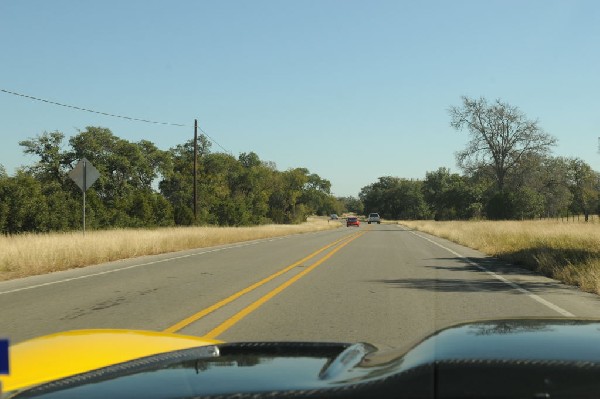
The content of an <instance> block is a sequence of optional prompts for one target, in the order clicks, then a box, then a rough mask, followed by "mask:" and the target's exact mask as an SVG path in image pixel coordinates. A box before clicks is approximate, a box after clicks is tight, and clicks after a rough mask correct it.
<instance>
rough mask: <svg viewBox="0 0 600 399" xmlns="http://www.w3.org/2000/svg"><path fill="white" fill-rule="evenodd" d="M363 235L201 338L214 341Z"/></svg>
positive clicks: (339, 246) (356, 236) (348, 241)
mask: <svg viewBox="0 0 600 399" xmlns="http://www.w3.org/2000/svg"><path fill="white" fill-rule="evenodd" d="M365 233H366V232H360V233H358V234H355V235H354V236H353V237H352V238H350V239H349V240H347V241H346V242H344V243H343V244H340V245H338V246H337V247H335V248H334V249H333V250H331V252H329V253H328V254H327V255H325V256H323V257H322V258H321V259H319V260H318V261H316V262H315V263H313V264H312V265H311V266H310V267H308V268H306V269H304V270H303V271H302V272H300V273H298V274H296V275H295V276H294V277H292V278H290V279H289V280H287V281H286V282H285V283H283V284H281V285H280V286H279V287H277V288H275V289H273V290H272V291H270V292H269V293H267V294H266V295H264V296H263V297H261V298H260V299H258V300H256V301H255V302H253V303H252V304H250V305H248V306H247V307H245V308H244V309H242V310H240V311H239V312H238V313H236V314H235V315H233V316H232V317H230V318H229V319H227V320H225V321H224V322H223V323H221V324H220V325H219V326H217V327H215V328H214V329H212V330H211V331H209V332H208V333H207V334H206V335H204V336H203V337H202V338H206V339H214V338H215V337H218V336H219V335H221V334H222V333H223V332H225V331H227V330H228V329H230V328H231V327H233V325H235V324H236V323H237V322H239V321H240V320H242V319H243V318H244V317H246V316H248V315H249V314H250V313H252V312H253V311H255V310H256V309H258V308H259V307H261V306H262V305H264V304H265V303H266V302H267V301H268V300H269V299H271V298H273V297H274V296H275V295H277V294H279V293H280V292H282V291H283V290H285V289H286V288H288V287H289V286H290V285H292V284H294V283H295V282H296V281H298V280H300V279H301V278H302V277H304V276H305V275H307V274H308V273H310V272H311V271H312V270H314V269H315V268H316V267H317V266H319V265H320V264H321V263H323V262H325V261H326V260H327V259H329V258H331V257H332V256H333V255H334V254H335V253H336V252H337V251H339V250H340V249H342V248H343V247H345V246H346V245H348V244H349V243H350V242H352V241H354V240H355V239H357V238H358V237H360V236H362V235H363V234H365Z"/></svg>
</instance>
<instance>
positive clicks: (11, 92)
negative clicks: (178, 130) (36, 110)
mask: <svg viewBox="0 0 600 399" xmlns="http://www.w3.org/2000/svg"><path fill="white" fill-rule="evenodd" d="M0 91H1V92H3V93H6V94H11V95H13V96H19V97H24V98H29V99H31V100H35V101H41V102H44V103H47V104H53V105H58V106H60V107H65V108H71V109H76V110H78V111H85V112H91V113H93V114H99V115H104V116H110V117H113V118H121V119H127V120H130V121H136V122H144V123H152V124H155V125H168V126H178V127H192V126H190V125H186V124H184V123H171V122H159V121H152V120H148V119H141V118H134V117H131V116H125V115H117V114H111V113H108V112H101V111H96V110H93V109H89V108H83V107H78V106H76V105H69V104H63V103H59V102H56V101H50V100H46V99H44V98H39V97H34V96H29V95H27V94H22V93H17V92H14V91H10V90H6V89H0ZM199 129H200V131H201V132H202V133H204V135H205V136H206V137H208V139H209V140H210V141H212V142H213V143H215V144H216V145H217V146H218V147H219V148H221V149H222V150H223V151H225V152H226V153H228V154H230V155H231V152H230V151H229V150H227V149H226V148H225V147H223V146H222V145H221V144H219V143H218V142H217V140H215V139H213V138H212V137H211V136H209V135H208V133H206V132H205V131H204V130H202V129H201V128H199Z"/></svg>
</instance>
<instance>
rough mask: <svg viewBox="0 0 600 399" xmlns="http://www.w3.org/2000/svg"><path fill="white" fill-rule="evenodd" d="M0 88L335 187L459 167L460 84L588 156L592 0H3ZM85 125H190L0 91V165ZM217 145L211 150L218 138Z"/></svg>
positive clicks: (596, 28)
mask: <svg viewBox="0 0 600 399" xmlns="http://www.w3.org/2000/svg"><path fill="white" fill-rule="evenodd" d="M0 40H1V47H0V48H1V49H2V51H1V52H0V88H2V89H6V90H11V91H15V92H20V93H23V94H27V95H31V96H36V97H41V98H45V99H48V100H52V101H57V102H62V103H66V104H71V105H76V106H80V107H85V108H90V109H94V110H98V111H103V112H109V113H114V114H121V115H127V116H132V117H137V118H144V119H151V120H156V121H165V122H174V123H183V124H188V125H190V126H191V125H192V124H193V120H194V118H198V120H199V124H200V126H201V128H202V129H204V130H205V131H206V132H207V133H208V134H209V135H210V136H211V137H213V138H214V139H215V140H216V141H217V142H219V143H220V144H221V145H222V146H223V147H225V148H226V149H227V150H228V151H230V152H232V153H233V154H234V155H236V156H237V155H238V154H239V153H241V152H249V151H254V152H256V153H257V154H258V155H259V156H260V157H261V159H263V160H268V161H273V162H275V163H276V165H277V167H278V168H279V169H281V170H284V169H287V168H290V167H298V166H300V167H307V168H308V169H309V170H310V171H311V172H314V173H318V174H319V175H320V176H321V177H324V178H327V179H329V180H330V181H331V182H332V191H333V192H334V194H336V195H357V194H358V192H359V190H360V189H361V187H363V186H365V185H367V184H370V183H372V182H374V181H376V179H377V178H378V177H379V176H386V175H392V176H400V177H407V178H423V177H424V176H425V173H426V172H427V171H432V170H435V169H437V168H438V167H440V166H445V167H450V168H451V169H452V170H453V171H458V170H457V168H456V166H455V158H454V153H455V152H456V151H458V150H460V149H462V148H463V147H464V146H465V144H466V142H467V141H468V137H467V135H466V133H464V132H463V133H460V132H456V131H454V130H453V129H452V128H450V126H449V116H448V112H447V109H448V107H449V106H450V105H458V104H459V102H460V96H461V95H468V96H472V97H479V96H484V97H487V98H488V99H490V100H493V99H496V98H501V99H502V100H504V101H506V102H508V103H510V104H512V105H515V106H517V107H519V108H520V109H521V110H522V111H524V112H525V113H526V114H527V116H528V117H530V118H531V119H536V118H537V119H539V121H540V123H541V126H542V127H543V128H544V130H546V131H547V132H548V133H551V134H553V135H554V136H556V137H557V138H558V140H559V143H558V146H557V147H556V148H555V149H554V154H555V155H560V156H573V157H580V158H582V159H583V160H585V161H586V162H588V163H589V164H590V165H591V166H592V167H593V168H594V169H595V170H600V154H598V136H600V2H598V1H595V0H591V1H570V0H569V1H567V0H564V1H550V0H539V1H479V0H473V1H454V0H453V1H410V2H405V1H351V0H336V1H333V0H302V1H300V0H298V1H285V0H270V1H262V0H252V1H249V0H248V1H223V0H219V1H214V0H213V1H192V0H189V1H187V0H186V1H182V0H179V1H177V0H175V1H166V0H165V1H149V0H137V1H131V0H127V1H122V0H110V1H109V0H102V1H100V0H97V1H79V0H68V1H67V0H52V1H45V0H35V1H32V0H19V1H8V0H0ZM86 126H103V127H108V128H110V129H111V130H112V131H113V133H114V134H115V135H117V136H119V137H122V138H125V139H128V140H130V141H138V140H141V139H148V140H150V141H152V142H154V143H155V144H156V145H157V146H159V147H160V148H162V149H168V148H170V147H173V146H175V145H177V144H179V143H183V142H184V141H185V140H188V139H190V138H191V137H192V135H193V129H192V128H190V127H188V128H182V127H174V126H163V125H152V124H145V123H139V122H131V121H126V120H121V119H115V118H110V117H106V116H102V115H96V114H91V113H86V112H81V111H76V110H72V109H67V108H62V107H57V106H54V105H48V104H45V103H41V102H35V101H33V100H29V99H25V98H21V97H15V96H11V95H8V94H6V93H0V140H1V145H0V164H2V165H4V166H5V168H6V169H7V171H8V172H9V174H12V173H14V171H15V168H17V167H18V166H20V165H28V164H32V163H33V162H34V160H35V158H32V157H30V156H26V155H23V154H22V151H21V148H20V147H19V145H18V142H19V141H20V140H24V139H27V138H29V137H34V136H36V135H38V134H40V133H42V132H44V131H54V130H59V131H61V132H63V133H65V135H66V136H67V137H70V136H72V135H74V134H76V133H77V129H84V128H85V127H86ZM213 149H214V150H219V148H218V147H217V146H214V147H213Z"/></svg>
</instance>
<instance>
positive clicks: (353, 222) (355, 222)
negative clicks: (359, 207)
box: [346, 217, 360, 227]
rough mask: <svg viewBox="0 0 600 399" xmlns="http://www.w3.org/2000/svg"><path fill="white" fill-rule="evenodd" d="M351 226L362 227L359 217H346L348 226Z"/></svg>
mask: <svg viewBox="0 0 600 399" xmlns="http://www.w3.org/2000/svg"><path fill="white" fill-rule="evenodd" d="M350 226H356V227H360V222H359V220H358V218H355V217H349V218H347V219H346V227H350Z"/></svg>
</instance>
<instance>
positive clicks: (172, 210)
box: [0, 127, 342, 234]
mask: <svg viewBox="0 0 600 399" xmlns="http://www.w3.org/2000/svg"><path fill="white" fill-rule="evenodd" d="M19 144H20V146H21V147H22V148H23V151H24V152H25V153H26V154H30V155H32V156H34V157H36V159H37V162H35V163H34V164H33V165H30V166H25V167H22V168H20V169H19V170H18V171H17V172H16V173H15V174H14V176H9V175H8V174H7V173H6V171H5V170H4V168H2V167H1V166H0V232H2V233H4V234H16V233H23V232H47V231H69V230H75V229H79V228H81V224H82V221H81V214H82V200H81V199H82V193H81V191H80V189H79V188H78V187H77V186H76V184H75V183H74V182H73V181H72V180H71V179H70V178H69V176H68V172H69V171H70V170H72V169H73V167H74V166H75V165H76V163H77V161H78V160H80V159H82V158H86V159H88V160H89V161H90V162H91V163H92V164H93V165H94V166H95V167H96V169H98V171H99V172H100V177H99V179H98V180H97V181H96V182H95V183H94V185H93V186H92V187H91V188H89V189H88V190H87V192H86V225H88V226H89V227H90V228H93V229H103V228H125V227H160V226H190V225H206V224H210V225H226V226H246V225H256V224H265V223H298V222H302V221H305V220H306V218H307V216H308V215H311V214H317V215H327V214H330V213H335V212H342V208H341V207H342V203H341V202H340V201H338V200H337V199H336V198H335V197H334V196H333V195H332V194H331V192H330V189H331V183H330V182H329V181H328V180H326V179H324V178H322V177H320V176H319V175H317V174H315V173H310V171H309V170H308V169H306V168H292V169H289V170H286V171H279V170H277V168H276V166H275V164H273V163H272V162H268V161H263V160H261V159H260V158H259V156H258V155H257V154H255V153H254V152H249V153H242V154H240V155H239V156H238V157H237V158H236V157H234V156H232V155H229V154H225V153H219V152H212V151H211V143H210V141H209V140H208V139H207V138H206V137H205V136H203V135H201V136H199V138H198V175H199V178H198V182H197V184H198V185H197V193H198V198H199V206H198V214H197V218H195V217H194V211H193V157H194V142H193V140H190V141H187V142H185V143H183V144H180V145H177V146H175V147H174V148H171V149H169V150H161V149H159V148H157V147H156V145H154V144H153V143H152V142H150V141H147V140H141V141H139V142H130V141H127V140H125V139H122V138H119V137H117V136H115V135H114V134H113V133H112V132H111V131H110V130H109V129H106V128H102V127H87V128H86V129H85V130H83V131H80V132H79V133H78V134H76V135H75V136H73V137H71V138H70V139H69V140H68V143H65V135H64V134H63V133H61V132H50V133H48V132H44V133H42V134H40V135H38V136H37V137H35V138H31V139H29V140H24V141H21V142H20V143H19Z"/></svg>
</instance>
